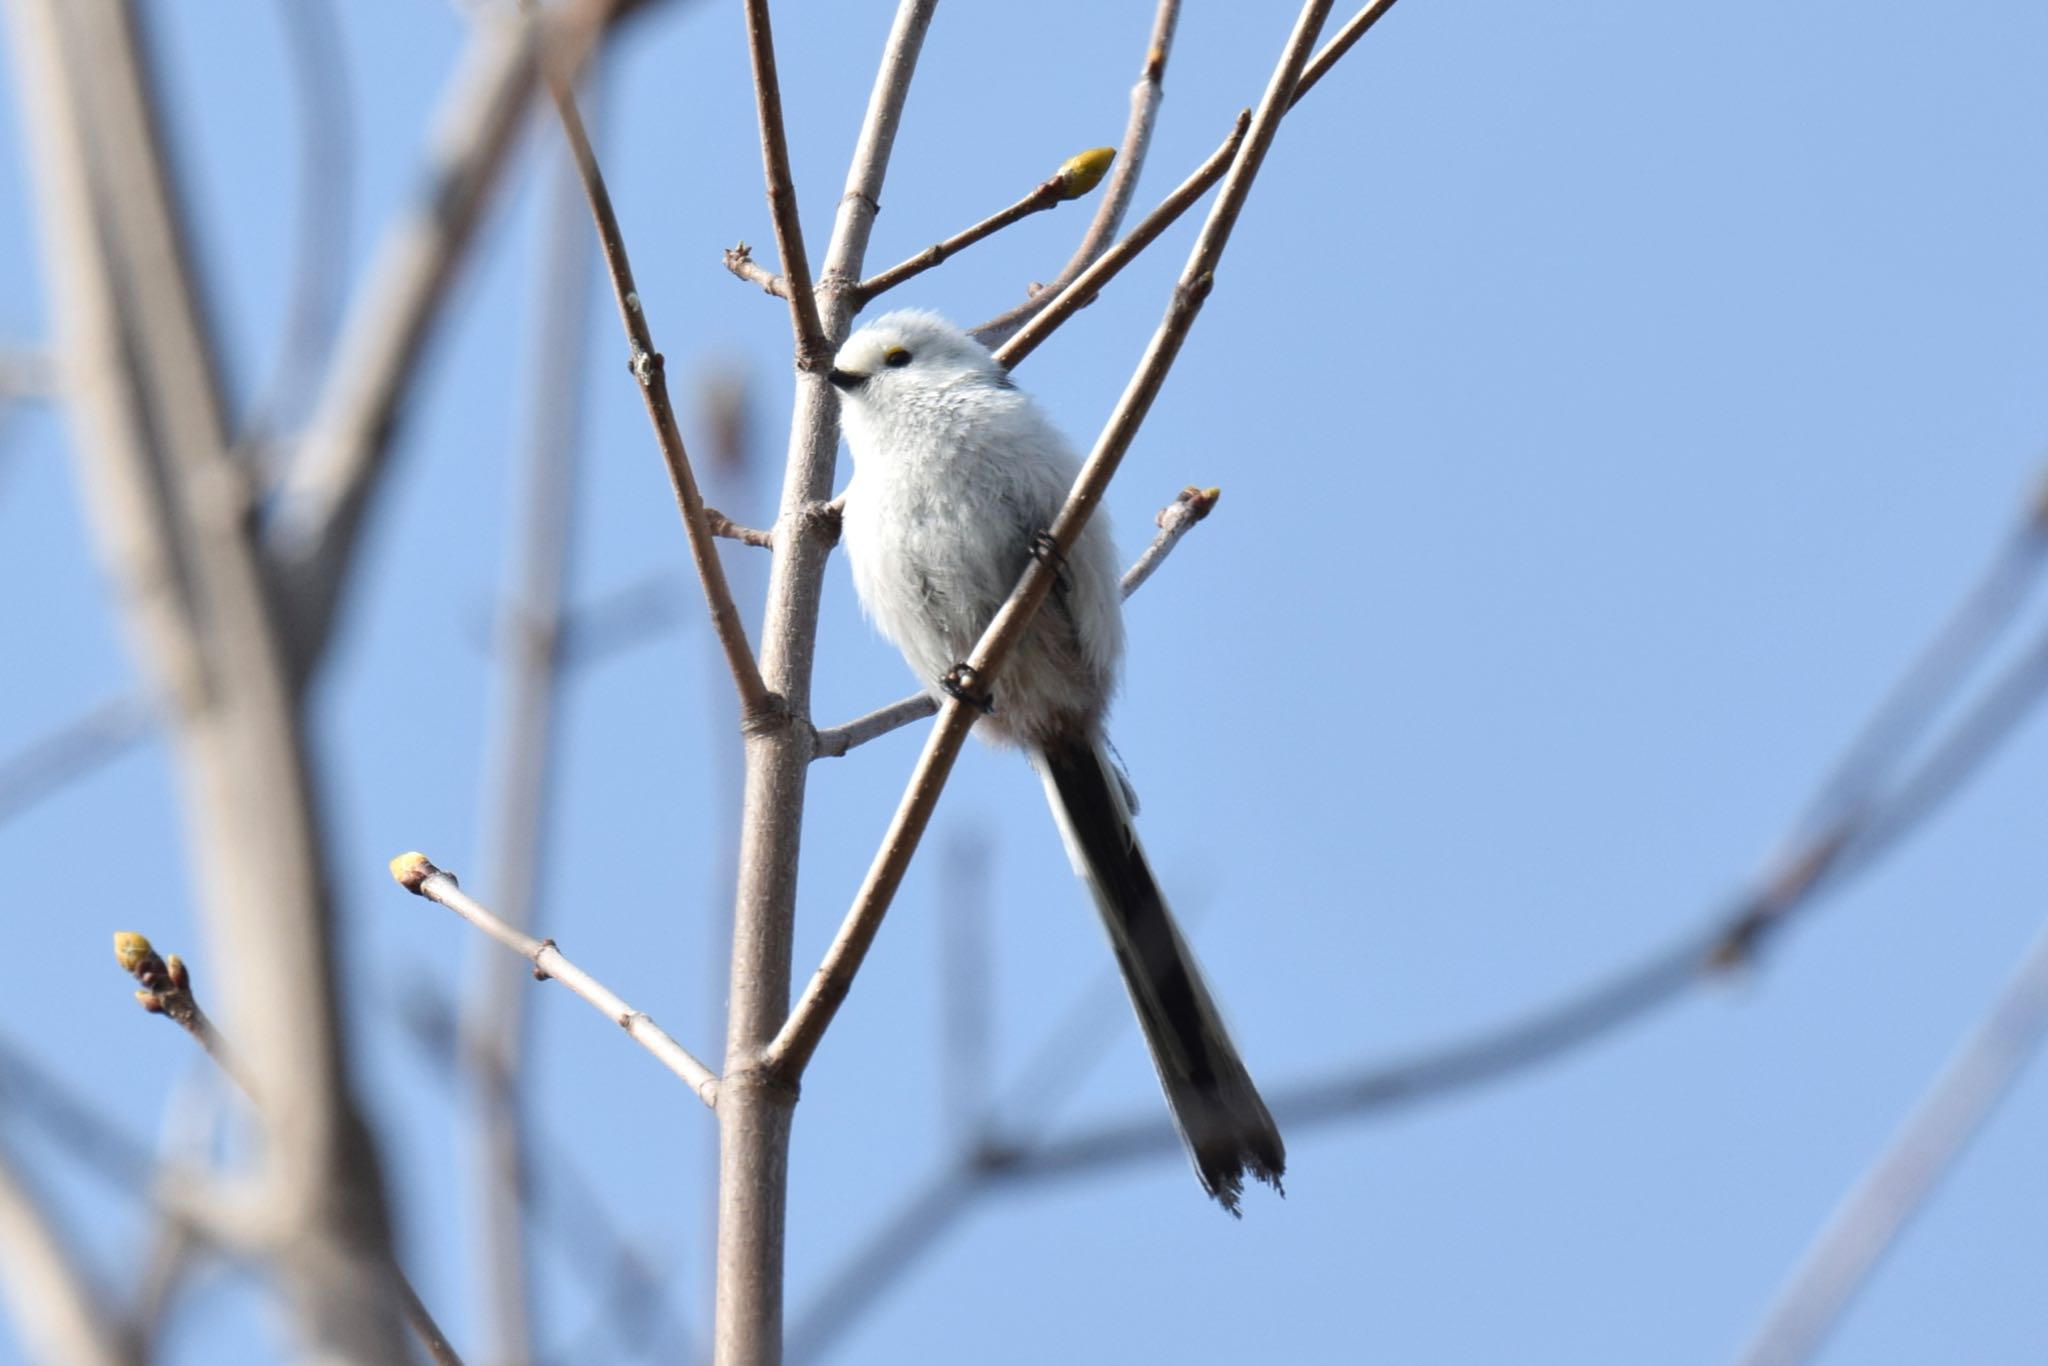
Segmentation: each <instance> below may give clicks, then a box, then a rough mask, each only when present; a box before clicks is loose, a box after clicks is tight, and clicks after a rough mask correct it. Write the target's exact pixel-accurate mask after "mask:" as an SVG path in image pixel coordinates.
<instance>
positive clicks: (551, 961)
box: [391, 854, 718, 1106]
mask: <svg viewBox="0 0 2048 1366" xmlns="http://www.w3.org/2000/svg"><path fill="white" fill-rule="evenodd" d="M391 876H392V879H393V880H394V881H395V882H397V883H398V885H399V886H401V887H403V888H405V890H407V891H408V892H411V893H412V894H413V895H414V896H422V897H425V898H426V899H427V900H429V901H438V902H440V903H441V904H442V905H443V906H446V907H447V908H448V909H449V910H451V911H453V912H455V913H456V914H457V915H459V916H461V917H462V918H463V919H464V920H467V921H468V922H469V923H470V924H472V925H474V926H476V927H477V928H478V929H480V930H482V931H483V932H484V933H485V934H487V935H489V936H490V937H491V938H493V939H495V940H497V941H498V942H499V943H500V944H503V945H504V946H505V947H506V948H508V949H510V950H512V952H514V953H516V954H518V955H519V956H520V957H521V958H524V959H526V960H527V961H528V962H530V963H532V964H533V968H534V974H533V975H534V976H535V977H536V978H537V979H539V980H540V981H543V982H545V981H548V980H549V979H553V980H555V981H558V982H560V983H561V984H562V985H563V986H565V987H567V988H568V989H569V990H570V991H572V992H574V993H575V994H576V995H578V996H581V997H582V998H583V999H584V1000H586V1001H588V1002H589V1003H590V1004H591V1005H592V1006H595V1007H596V1008H597V1010H598V1012H599V1013H600V1014H602V1015H603V1016H604V1017H605V1018H606V1019H608V1020H610V1021H611V1022H612V1023H613V1024H615V1025H617V1026H618V1027H619V1028H621V1029H623V1030H625V1031H626V1033H627V1034H628V1035H629V1036H630V1037H631V1038H632V1040H633V1042H635V1043H637V1044H639V1045H640V1046H641V1047H642V1048H644V1049H646V1050H647V1051H648V1052H649V1053H652V1054H653V1055H654V1056H655V1058H656V1059H658V1060H659V1061H660V1062H661V1064H662V1066H664V1067H666V1068H668V1070H669V1071H671V1072H673V1073H675V1074H676V1075H677V1076H678V1077H680V1078H682V1080H683V1082H684V1083H685V1084H686V1085H687V1086H689V1088H690V1090H692V1091H693V1092H695V1093H696V1096H697V1099H699V1100H701V1101H703V1102H704V1104H705V1105H706V1106H713V1105H716V1104H717V1102H718V1075H717V1073H715V1072H713V1071H712V1070H711V1069H710V1068H708V1067H706V1066H705V1065H704V1064H703V1063H701V1062H699V1061H698V1060H697V1059H696V1058H695V1057H693V1056H692V1055H691V1054H690V1052H689V1050H688V1049H686V1048H684V1047H683V1046H682V1045H681V1044H679V1043H677V1042H676V1041H675V1040H674V1039H672V1038H670V1037H669V1035H668V1033H667V1032H666V1031H665V1030H663V1029H662V1027H661V1026H660V1025H658V1024H656V1023H655V1022H654V1020H653V1018H652V1017H650V1016H649V1015H648V1014H647V1012H645V1011H643V1010H635V1009H634V1008H633V1007H631V1006H629V1005H627V1004H626V1003H625V1002H624V1001H622V1000H620V999H619V997H618V995H617V994H616V993H614V992H613V991H612V990H611V988H610V987H607V986H605V985H604V984H603V983H602V982H600V981H598V980H597V979H596V978H595V977H592V976H591V975H590V974H589V973H587V972H585V971H584V970H583V969H582V968H579V967H577V966H576V965H575V964H574V963H572V962H570V961H569V959H568V958H567V957H566V956H565V955H564V954H563V953H562V951H561V950H560V949H559V948H557V947H555V941H554V940H552V939H535V938H534V937H533V936H532V935H530V934H526V933H524V932H523V931H520V930H515V929H513V928H512V927H511V926H510V925H507V924H506V923H505V922H504V921H502V920H500V919H499V918H498V917H497V916H495V915H493V914H492V913H491V912H490V910H489V909H488V908H487V907H485V906H484V905H483V903H481V902H479V901H478V900H477V899H476V898H474V897H472V896H470V895H469V893H467V892H465V891H463V890H462V888H461V887H459V886H458V885H456V881H455V875H454V874H453V873H449V872H444V871H442V870H441V869H439V868H436V867H435V866H434V865H433V864H432V863H431V862H429V861H428V860H427V857H426V855H424V854H400V855H399V856H398V857H397V858H395V859H393V860H391Z"/></svg>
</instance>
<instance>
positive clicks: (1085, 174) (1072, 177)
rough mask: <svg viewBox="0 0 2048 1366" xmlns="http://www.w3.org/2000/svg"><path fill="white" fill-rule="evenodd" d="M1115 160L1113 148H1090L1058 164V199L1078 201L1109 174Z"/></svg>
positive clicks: (1114, 149)
mask: <svg viewBox="0 0 2048 1366" xmlns="http://www.w3.org/2000/svg"><path fill="white" fill-rule="evenodd" d="M1115 160H1116V148H1114V147H1090V148H1089V149H1088V150H1087V151H1085V152H1081V153H1079V154H1078V155H1075V156H1070V157H1068V158H1067V159H1066V160H1065V161H1063V162H1061V163H1060V169H1059V171H1058V172H1057V173H1056V174H1057V177H1058V179H1059V182H1060V198H1062V199H1079V198H1080V197H1081V196H1082V195H1084V194H1087V193H1088V192H1089V191H1090V190H1092V189H1094V188H1095V187H1096V186H1097V185H1100V184H1101V183H1102V178H1103V177H1104V176H1106V175H1108V174H1109V165H1110V163H1111V162H1113V161H1115Z"/></svg>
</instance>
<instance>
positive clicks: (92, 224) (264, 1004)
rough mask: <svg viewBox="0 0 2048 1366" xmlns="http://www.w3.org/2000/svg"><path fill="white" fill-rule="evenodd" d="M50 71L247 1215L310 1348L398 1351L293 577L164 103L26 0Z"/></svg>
mask: <svg viewBox="0 0 2048 1366" xmlns="http://www.w3.org/2000/svg"><path fill="white" fill-rule="evenodd" d="M12 3H13V7H14V13H15V14H16V16H17V19H18V21H19V22H18V23H17V26H16V33H17V36H18V37H19V38H21V39H22V41H21V43H20V48H21V52H20V55H21V57H22V60H23V64H24V66H25V67H26V68H29V69H31V70H33V71H34V73H35V74H34V75H33V76H32V77H31V78H30V79H29V80H28V81H25V82H24V83H23V88H24V91H25V93H26V94H27V96H28V98H29V100H30V101H31V105H30V111H29V113H28V115H27V116H26V117H25V118H24V119H23V120H22V123H23V125H24V126H25V127H27V128H29V129H31V130H33V133H34V141H35V142H36V144H37V147H38V170H39V172H40V173H41V174H40V177H39V184H38V189H39V194H38V204H39V206H40V207H41V209H42V212H43V222H44V243H45V253H46V257H47V259H48V261H49V263H50V270H49V278H50V279H51V280H52V281H53V299H52V304H51V309H50V312H51V314H52V316H53V318H55V319H56V320H57V326H58V329H59V337H58V346H59V354H60V357H61V360H60V363H61V364H62V365H63V367H64V371H65V387H66V395H67V398H68V399H69V400H70V403H71V405H72V413H73V416H74V418H75V419H76V420H77V421H78V422H79V424H80V426H82V427H83V429H84V435H82V436H81V438H80V439H79V440H77V441H76V442H74V449H75V450H76V452H77V455H78V457H79V459H80V460H81V462H82V463H83V464H84V465H85V467H86V468H87V470H88V472H89V473H88V484H89V485H90V496H89V497H88V499H87V503H88V507H89V510H90V511H91V513H92V514H93V517H94V524H95V531H96V534H97V539H98V542H99V545H100V546H101V548H102V553H103V554H104V555H105V556H106V558H107V560H108V561H109V563H111V564H113V565H114V566H116V572H115V577H116V578H117V579H118V580H122V581H124V582H125V583H129V584H132V582H133V581H132V579H130V578H129V576H130V575H132V573H133V572H134V570H135V569H136V568H137V567H143V566H146V567H148V568H150V569H152V570H154V571H156V572H158V573H162V574H164V575H165V578H164V579H163V581H162V582H163V583H164V584H167V585H169V586H170V587H169V591H164V589H162V588H156V589H145V590H143V591H142V592H141V593H137V592H135V591H134V590H133V589H132V588H131V591H130V594H129V597H128V600H127V605H128V607H129V609H130V613H129V615H130V619H131V621H133V622H135V623H136V627H137V629H136V630H135V632H134V634H135V637H136V643H137V647H138V650H139V653H140V654H141V655H142V658H143V663H144V665H145V667H146V668H147V669H148V671H149V672H151V673H152V674H153V675H154V677H155V680H156V682H157V686H158V689H159V691H160V692H161V693H162V694H163V696H164V697H165V698H166V699H167V702H168V707H167V712H168V716H167V720H168V721H169V723H170V724H172V725H174V726H176V727H177V728H178V730H179V740H180V744H179V747H178V753H179V757H180V760H181V763H182V769H183V777H184V780H185V784H186V791H187V802H186V810H187V815H188V819H189V823H190V825H191V827H192V832H193V838H192V846H193V854H192V865H193V868H194V870H195V874H196V876H197V880H198V883H199V891H200V897H199V900H200V904H201V906H202V909H203V911H204V914H205V915H206V918H207V921H208V925H209V931H210V937H211V940H212V944H213V947H214V952H215V957H216V960H217V961H218V962H219V963H220V964H221V965H222V972H221V980H222V982H223V987H224V991H225V993H226V995H227V999H228V1010H227V1012H226V1017H227V1019H228V1020H229V1023H230V1025H231V1026H232V1025H234V1024H235V1023H237V1022H249V1021H254V1020H257V1019H261V1020H262V1021H263V1022H264V1027H263V1028H261V1029H255V1028H251V1029H248V1030H246V1031H238V1037H240V1038H242V1039H243V1040H244V1051H243V1052H242V1055H241V1056H242V1059H243V1062H244V1063H245V1065H246V1066H247V1068H248V1072H249V1075H250V1077H251V1080H252V1082H253V1084H254V1085H255V1086H256V1087H257V1088H258V1089H259V1090H260V1091H261V1092H262V1094H263V1096H264V1098H265V1104H264V1106H263V1109H262V1112H261V1119H262V1125H263V1140H264V1141H263V1144H262V1147H261V1157H262V1162H261V1166H260V1168H259V1169H258V1174H257V1175H256V1177H255V1178H254V1180H255V1182H256V1183H257V1184H256V1185H255V1186H254V1187H252V1188H250V1189H248V1190H244V1191H241V1192H239V1194H240V1195H241V1196H242V1197H243V1198H242V1201H241V1203H243V1204H245V1205H248V1206H249V1207H250V1208H252V1209H254V1210H256V1211H258V1212H259V1214H260V1218H261V1220H262V1224H261V1233H260V1236H261V1237H263V1238H265V1239H274V1240H275V1242H274V1243H272V1244H270V1245H271V1246H274V1247H275V1248H276V1249H277V1252H278V1255H277V1257H276V1258H275V1263H274V1264H275V1266H276V1268H277V1270H278V1271H279V1272H280V1273H281V1275H282V1280H283V1283H284V1285H285V1286H286V1288H287V1289H288V1290H289V1291H290V1293H291V1295H292V1297H293V1299H294V1301H295V1306H296V1309H297V1311H298V1318H299V1322H300V1326H301V1329H302V1331H303V1333H304V1334H305V1337H306V1339H307V1344H308V1347H309V1349H310V1350H313V1351H316V1352H322V1353H328V1354H333V1355H337V1356H340V1357H346V1358H349V1359H393V1358H395V1357H396V1356H397V1355H398V1354H399V1353H402V1352H403V1351H404V1350H405V1349H404V1332H403V1329H402V1327H401V1324H400V1321H399V1315H398V1313H397V1312H395V1309H394V1307H393V1305H392V1303H391V1296H390V1293H389V1291H390V1287H389V1284H388V1282H389V1277H388V1275H387V1274H386V1269H387V1268H388V1267H389V1265H390V1263H391V1257H390V1242H389V1226H388V1222H387V1217H386V1209H385V1204H384V1195H383V1189H382V1184H381V1180H380V1177H379V1173H378V1169H377V1164H376V1156H375V1153H374V1150H373V1149H372V1147H371V1144H370V1140H369V1134H368V1130H367V1128H366V1126H365V1125H364V1123H363V1120H362V1116H361V1114H360V1112H359V1111H358V1110H357V1109H356V1107H355V1104H354V1095H353V1092H352V1089H351V1087H350V1084H349V1080H348V1069H347V1065H346V1061H345V1058H344V1047H345V1045H344V1040H343V1038H342V1034H341V1028H340V1012H339V1007H338V1004H337V999H336V977H335V960H334V955H333V953H332V944H331V940H330V934H331V930H332V922H331V919H330V910H331V904H330V900H329V895H330V888H329V884H328V881H327V878H326V869H325V867H324V864H323V861H322V843H321V842H322V834H323V832H322V831H321V829H320V826H319V817H318V814H317V812H316V810H315V808H314V801H313V795H312V793H313V786H314V782H313V777H312V774H311V772H310V763H309V759H308V756H307V752H306V737H305V734H304V731H303V729H302V728H301V726H300V718H299V716H298V714H297V710H296V707H297V702H298V696H297V693H296V691H295V689H294V687H293V686H292V684H293V680H292V679H291V677H290V674H289V672H288V669H287V667H286V665H285V648H284V644H283V639H282V634H283V633H282V629H281V625H280V622H279V620H278V617H277V615H276V609H277V603H276V600H275V598H274V596H273V590H274V587H275V585H274V584H273V583H272V582H271V581H270V580H269V577H268V575H267V573H266V568H267V566H266V564H265V562H264V559H263V557H262V555H261V554H260V552H259V547H258V546H257V545H256V543H255V539H254V526H253V517H252V507H251V496H252V490H251V488H250V484H249V480H248V478H247V472H246V471H245V470H243V469H242V468H241V467H240V466H239V465H238V464H237V463H236V461H235V460H234V459H233V458H232V456H231V454H230V452H229V450H228V446H227V434H226V429H225V422H224V418H223V414H222V408H221V403H220V399H219V395H218V392H217V388H216V385H215V383H214V380H213V372H214V367H213V366H212V364H211V362H210V357H211V355H212V341H211V338H210V337H209V336H208V334H207V332H206V329H205V327H204V324H203V310H202V308H201V306H200V303H199V299H198V290H197V286H196V283H195V282H194V279H193V276H192V273H191V271H190V270H189V269H188V268H187V265H186V253H185V250H184V245H183V244H184V236H183V233H182V231H181V228H180V225H179V212H178V205H177V197H176V194H175V191H174V187H173V186H172V184H171V180H170V176H169V172H168V168H167V166H166V164H165V158H164V156H163V154H162V147H161V136H160V133H159V130H158V126H157V119H156V109H155V105H154V89H153V87H152V84H151V81H150V79H149V73H148V69H147V66H146V63H145V60H144V52H145V49H144V46H143V44H142V43H141V41H140V37H139V35H138V34H137V32H136V30H135V25H134V15H133V13H132V12H131V10H130V9H129V7H128V5H127V4H126V3H124V0H64V3H62V4H52V3H50V0H12Z"/></svg>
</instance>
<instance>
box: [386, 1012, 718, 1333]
mask: <svg viewBox="0 0 2048 1366" xmlns="http://www.w3.org/2000/svg"><path fill="white" fill-rule="evenodd" d="M393 1009H394V1010H395V1011H396V1012H397V1014H398V1016H399V1019H400V1021H401V1022H402V1024H403V1025H404V1028H405V1033H406V1037H407V1038H408V1039H409V1040H410V1041H411V1042H412V1043H413V1044H414V1045H415V1046H416V1047H417V1049H418V1051H419V1054H420V1056H421V1057H422V1059H424V1060H425V1061H426V1062H427V1063H428V1064H429V1065H430V1066H431V1067H432V1068H433V1069H434V1072H435V1074H436V1076H437V1077H438V1078H439V1079H440V1080H441V1081H442V1082H444V1083H446V1084H448V1085H451V1086H453V1085H458V1084H460V1083H461V1082H462V1081H463V1079H464V1075H465V1073H466V1072H467V1070H468V1068H469V1063H468V1062H467V1061H466V1059H465V1058H464V1054H465V1053H467V1052H468V1049H469V1041H468V1040H467V1039H465V1038H464V1030H463V1026H462V1024H461V1022H460V1021H459V1020H458V1018H457V1016H456V1012H455V1002H454V1000H453V998H452V997H450V996H448V995H446V994H444V993H443V992H442V990H441V988H440V986H439V985H438V983H437V982H434V981H431V980H429V981H420V982H417V983H415V984H413V985H412V986H411V987H410V988H409V989H406V990H404V991H402V992H401V993H399V994H398V995H397V996H396V997H395V998H394V1001H393ZM527 1140H528V1141H527V1144H526V1150H525V1151H526V1160H527V1163H528V1167H527V1171H526V1175H525V1179H524V1181H523V1183H522V1184H523V1185H524V1186H525V1187H526V1189H527V1191H528V1193H529V1197H530V1198H529V1199H528V1200H527V1202H526V1204H525V1207H524V1213H525V1215H526V1217H527V1218H528V1219H529V1220H530V1221H531V1222H532V1224H533V1226H534V1228H535V1229H536V1230H537V1231H538V1233H539V1242H540V1243H541V1245H542V1246H543V1247H545V1248H546V1249H547V1250H548V1251H550V1252H551V1253H553V1254H554V1255H555V1256H556V1257H557V1258H559V1260H560V1262H561V1264H562V1265H563V1266H564V1267H566V1268H567V1269H568V1271H569V1273H570V1274H571V1275H573V1276H575V1277H577V1278H578V1279H579V1280H581V1281H582V1282H583V1284H584V1286H585V1288H586V1289H587V1290H588V1291H589V1292H590V1293H591V1296H592V1298H593V1299H594V1300H596V1301H598V1302H599V1303H601V1304H603V1305H604V1306H605V1310H604V1314H605V1317H606V1318H607V1320H608V1322H609V1324H610V1328H611V1332H612V1334H613V1335H614V1336H615V1337H616V1338H617V1340H618V1341H619V1343H620V1344H621V1346H622V1348H623V1347H631V1346H639V1347H642V1348H644V1349H646V1350H642V1351H640V1352H638V1353H633V1354H632V1355H635V1356H636V1357H638V1356H644V1357H647V1358H649V1359H659V1360H674V1361H694V1360H696V1359H697V1354H696V1353H694V1352H691V1351H689V1350H686V1349H687V1347H688V1346H689V1338H690V1333H689V1329H688V1326H687V1325H686V1324H684V1323H683V1322H681V1320H680V1319H679V1317H678V1316H677V1314H676V1310H675V1306H674V1305H673V1304H672V1303H671V1300H672V1298H673V1296H672V1295H671V1293H670V1287H669V1285H668V1284H667V1282H666V1281H665V1279H664V1277H663V1275H662V1274H661V1272H660V1271H658V1270H657V1268H656V1267H654V1266H653V1265H651V1264H650V1262H649V1258H648V1255H647V1254H646V1253H645V1252H644V1251H642V1250H641V1249H640V1248H639V1247H637V1246H636V1245H635V1244H634V1242H633V1240H632V1238H631V1237H629V1236H628V1234H627V1231H626V1229H625V1228H624V1227H623V1226H622V1225H621V1224H620V1222H619V1221H618V1220H617V1219H616V1218H614V1217H613V1216H612V1215H611V1214H610V1213H609V1212H608V1211H607V1210H606V1208H605V1199H604V1197H603V1195H602V1194H601V1193H600V1192H599V1191H598V1190H597V1189H596V1188H595V1187H594V1186H593V1185H592V1184H591V1182H590V1180H589V1178H588V1177H587V1176H585V1175H584V1174H583V1173H582V1172H581V1171H579V1170H578V1168H577V1155H576V1153H575V1152H574V1151H573V1150H571V1149H569V1148H567V1147H564V1146H563V1145H562V1144H560V1143H550V1142H548V1141H547V1135H546V1133H545V1131H544V1130H543V1129H540V1128H539V1127H537V1126H535V1127H530V1128H529V1130H528V1134H527ZM650 1344H651V1345H650ZM662 1349H666V1350H665V1351H664V1350H662ZM536 1355H538V1356H539V1357H541V1358H542V1359H545V1360H569V1361H584V1360H593V1359H599V1358H600V1357H602V1359H604V1360H620V1359H624V1357H625V1356H626V1355H628V1353H627V1352H625V1351H621V1352H615V1353H613V1354H612V1355H610V1356H602V1354H598V1353H593V1352H562V1351H553V1350H550V1351H547V1352H542V1353H537V1354H536Z"/></svg>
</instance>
